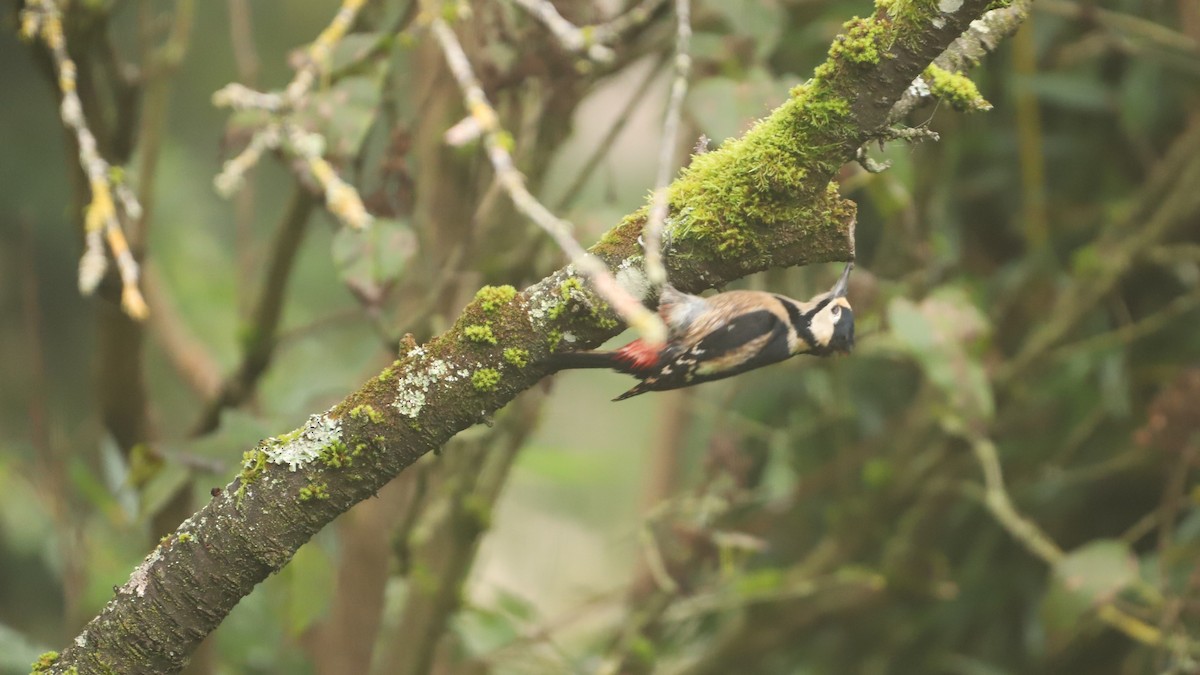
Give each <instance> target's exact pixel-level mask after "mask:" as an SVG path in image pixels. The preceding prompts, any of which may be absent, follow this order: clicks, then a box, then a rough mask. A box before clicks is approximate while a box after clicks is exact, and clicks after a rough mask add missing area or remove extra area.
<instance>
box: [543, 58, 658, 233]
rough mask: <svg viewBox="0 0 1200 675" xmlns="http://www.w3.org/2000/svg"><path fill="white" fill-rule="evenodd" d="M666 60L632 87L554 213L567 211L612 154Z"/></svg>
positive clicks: (555, 206) (558, 202)
mask: <svg viewBox="0 0 1200 675" xmlns="http://www.w3.org/2000/svg"><path fill="white" fill-rule="evenodd" d="M666 60H667V57H666V55H663V56H662V57H661V58H660V59H659V60H657V61H655V62H654V64H653V65H652V66H650V68H649V69H648V70H647V71H646V76H645V77H643V78H642V81H641V82H639V83H638V85H637V87H634V89H633V91H632V92H631V93H630V94H629V98H628V99H627V100H626V101H625V105H623V106H621V111H620V112H618V113H617V116H616V117H615V118H614V119H613V121H612V123H611V124H610V125H609V126H608V129H606V130H605V131H604V134H603V135H602V136H601V137H600V140H599V141H598V142H597V143H596V145H595V147H594V148H593V149H592V152H591V154H590V155H588V158H587V159H586V160H584V162H583V164H582V165H581V166H580V167H579V172H578V173H576V174H575V178H574V179H572V180H571V184H570V186H569V187H567V189H566V190H564V191H563V195H562V197H559V199H558V201H557V202H556V203H555V205H554V210H555V211H565V210H567V208H569V207H570V206H571V205H573V204H574V203H575V200H576V199H578V198H579V195H580V193H581V192H583V186H584V185H586V184H587V181H588V179H589V178H591V177H592V174H593V173H595V171H596V167H597V166H599V165H600V160H602V159H604V158H605V157H607V156H608V154H609V153H610V152H612V150H613V143H614V141H616V139H617V136H619V135H621V132H622V131H624V129H625V127H626V126H627V125H628V124H629V118H630V117H631V116H632V114H633V110H634V108H636V107H637V106H638V105H639V104H641V103H642V101H643V100H645V98H646V93H647V92H649V91H650V86H651V85H653V84H654V80H655V79H657V77H658V70H659V68H661V67H662V65H663V64H664V63H665V62H666Z"/></svg>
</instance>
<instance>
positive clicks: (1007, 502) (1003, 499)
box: [947, 422, 1197, 654]
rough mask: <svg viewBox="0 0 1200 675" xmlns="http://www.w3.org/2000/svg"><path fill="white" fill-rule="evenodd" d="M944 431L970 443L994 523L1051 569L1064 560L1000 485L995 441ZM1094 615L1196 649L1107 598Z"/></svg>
mask: <svg viewBox="0 0 1200 675" xmlns="http://www.w3.org/2000/svg"><path fill="white" fill-rule="evenodd" d="M947 431H949V432H950V433H951V434H952V435H955V436H958V437H960V438H962V439H963V440H965V441H966V442H967V443H968V444H969V445H970V446H971V451H972V452H973V453H974V454H975V459H976V461H977V462H978V463H979V467H980V469H981V470H982V471H983V503H984V505H986V506H987V508H988V510H989V511H990V512H991V513H992V516H993V517H994V518H995V519H996V522H998V523H999V524H1000V525H1001V526H1002V527H1003V528H1004V529H1005V530H1007V531H1008V533H1009V534H1010V535H1011V536H1012V537H1013V538H1014V539H1016V540H1017V543H1019V544H1021V546H1023V547H1024V548H1025V550H1027V551H1029V553H1031V554H1032V555H1033V556H1034V557H1036V558H1038V559H1039V560H1041V561H1042V562H1044V563H1046V564H1047V565H1049V566H1050V567H1051V568H1054V567H1057V566H1058V565H1059V564H1061V563H1062V562H1063V561H1064V560H1065V559H1066V554H1065V553H1064V552H1063V550H1062V549H1061V548H1060V547H1059V546H1058V544H1056V543H1055V542H1054V540H1052V539H1051V538H1050V537H1049V535H1047V534H1046V533H1045V531H1043V530H1042V529H1041V528H1040V527H1039V526H1038V525H1037V523H1035V522H1034V521H1032V520H1030V519H1029V518H1026V517H1025V516H1023V515H1022V514H1021V513H1020V512H1019V511H1017V509H1016V507H1015V506H1013V503H1012V498H1011V497H1010V496H1009V493H1008V490H1007V489H1006V488H1005V487H1004V475H1003V473H1002V471H1001V468H1000V457H999V455H998V454H997V452H996V445H995V443H993V442H992V440H991V439H990V438H987V437H986V436H983V435H981V434H978V433H975V432H972V431H969V430H967V429H965V428H959V427H958V426H957V425H955V424H954V423H953V422H948V423H947ZM1096 616H1097V617H1099V619H1100V620H1101V621H1103V622H1104V623H1106V624H1108V625H1109V626H1110V627H1112V628H1114V629H1116V630H1118V631H1120V632H1121V633H1124V634H1125V635H1126V636H1127V637H1129V638H1131V639H1133V640H1135V641H1137V642H1140V643H1142V644H1144V645H1147V646H1149V647H1164V648H1167V649H1170V650H1171V651H1172V652H1175V653H1178V654H1188V653H1194V652H1195V651H1196V649H1197V648H1196V646H1194V645H1192V644H1191V643H1190V642H1189V641H1188V640H1187V639H1186V638H1184V637H1183V636H1170V635H1166V634H1164V633H1163V632H1162V631H1161V630H1159V629H1158V628H1156V627H1155V626H1153V625H1151V624H1149V623H1146V622H1145V621H1143V620H1141V619H1139V618H1137V617H1136V616H1133V615H1132V614H1129V613H1128V612H1126V611H1124V610H1122V609H1120V608H1119V607H1117V606H1116V604H1114V602H1113V601H1111V600H1109V601H1102V602H1101V603H1100V604H1098V605H1097V607H1096Z"/></svg>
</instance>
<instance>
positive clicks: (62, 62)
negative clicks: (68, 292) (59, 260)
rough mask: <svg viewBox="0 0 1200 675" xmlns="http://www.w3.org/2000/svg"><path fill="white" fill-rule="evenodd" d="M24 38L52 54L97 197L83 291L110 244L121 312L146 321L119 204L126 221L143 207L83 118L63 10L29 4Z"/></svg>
mask: <svg viewBox="0 0 1200 675" xmlns="http://www.w3.org/2000/svg"><path fill="white" fill-rule="evenodd" d="M21 34H22V35H23V36H24V37H25V38H26V39H33V38H34V37H38V38H41V40H42V42H44V43H45V44H46V47H47V48H48V49H49V51H50V56H51V59H52V60H53V62H54V69H55V71H56V73H57V75H58V88H59V91H61V92H62V106H61V107H60V109H59V112H60V114H61V116H62V121H63V124H64V125H65V126H66V127H67V128H68V129H70V130H71V132H72V133H73V134H74V135H75V142H76V144H77V145H78V147H79V163H80V165H81V166H82V167H83V171H84V173H85V174H86V175H87V179H88V187H89V189H90V190H91V193H92V199H91V201H90V202H89V203H88V206H87V210H86V212H85V215H84V251H83V257H81V258H80V260H79V291H80V292H81V293H83V294H84V295H91V294H92V293H93V292H94V291H95V290H96V287H97V286H98V285H99V284H100V280H101V279H102V278H103V277H104V273H105V272H106V271H107V270H108V259H107V257H106V256H105V254H104V243H105V242H107V243H108V248H109V250H110V251H111V252H112V255H113V258H114V259H115V260H116V261H117V271H118V273H119V274H120V276H121V308H122V309H123V310H124V311H125V313H126V314H128V315H129V316H130V317H132V318H134V319H137V320H141V319H144V318H146V316H147V315H148V314H149V313H150V309H149V307H147V306H146V300H145V298H143V297H142V292H141V289H140V288H139V287H138V277H139V274H140V270H139V268H138V264H137V261H136V260H134V258H133V253H132V252H131V251H130V250H129V242H128V241H127V240H126V238H125V232H124V230H123V229H122V228H121V222H120V220H119V215H118V205H119V206H120V211H121V212H123V214H124V216H125V218H126V219H127V220H128V221H130V222H136V221H137V220H138V219H139V218H141V217H142V207H141V205H140V204H139V203H138V200H137V197H136V196H135V195H134V194H133V191H132V190H130V189H129V188H128V187H127V186H124V185H121V184H114V182H113V181H112V180H111V178H110V176H111V173H112V167H111V166H110V165H109V163H108V162H106V161H105V160H104V158H103V157H101V156H100V152H99V151H98V150H97V146H96V137H95V136H94V135H93V134H92V131H91V129H89V128H88V125H87V120H86V119H84V116H83V103H82V102H81V101H80V100H79V95H78V94H77V93H76V73H77V72H78V68H77V67H76V65H75V62H74V61H73V60H72V59H71V57H70V56H69V55H68V54H67V43H66V38H65V37H64V31H63V24H62V14H61V13H60V12H59V9H58V6H57V5H55V4H54V2H53V1H52V0H30V2H29V5H28V7H27V8H26V9H25V10H24V11H23V12H22V14H21Z"/></svg>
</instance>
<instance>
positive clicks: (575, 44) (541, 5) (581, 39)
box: [513, 0, 615, 63]
mask: <svg viewBox="0 0 1200 675" xmlns="http://www.w3.org/2000/svg"><path fill="white" fill-rule="evenodd" d="M513 2H514V3H515V4H517V5H520V6H521V8H522V9H524V10H525V11H527V12H529V13H530V15H532V16H533V17H534V18H535V19H537V20H538V21H541V22H542V25H544V26H545V27H546V28H548V29H549V30H550V32H551V33H553V34H554V37H555V38H556V39H557V40H558V43H559V44H560V45H562V47H563V49H566V50H567V51H569V52H573V53H576V54H586V55H587V57H588V58H589V59H591V60H593V61H596V62H598V63H611V62H612V60H613V57H614V56H615V55H614V54H613V50H612V48H610V47H608V46H607V45H603V44H600V43H599V42H596V39H595V34H594V33H592V32H590V31H588V32H585V31H584V30H582V29H580V28H579V27H578V26H576V25H575V24H573V23H571V22H570V21H567V20H566V19H565V18H563V15H562V14H559V13H558V9H556V8H555V7H554V5H553V4H551V3H550V0H513Z"/></svg>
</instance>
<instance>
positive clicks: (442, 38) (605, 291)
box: [429, 15, 667, 343]
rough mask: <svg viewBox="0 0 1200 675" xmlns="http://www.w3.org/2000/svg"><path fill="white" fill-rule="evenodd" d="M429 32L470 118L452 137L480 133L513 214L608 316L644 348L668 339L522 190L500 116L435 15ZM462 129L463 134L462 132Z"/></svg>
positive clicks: (565, 226)
mask: <svg viewBox="0 0 1200 675" xmlns="http://www.w3.org/2000/svg"><path fill="white" fill-rule="evenodd" d="M429 28H430V30H431V31H432V33H433V35H434V38H435V39H436V40H437V42H438V44H439V46H441V48H442V52H443V53H444V54H445V56H446V63H447V64H448V65H449V66H450V71H451V72H452V73H453V74H454V79H455V80H456V81H457V82H458V85H459V88H460V89H462V92H463V98H464V100H465V103H466V107H467V110H468V111H469V112H470V117H469V120H470V122H469V123H466V122H460V123H459V124H457V125H455V129H452V130H451V131H452V132H455V133H456V134H463V133H468V134H469V133H471V131H472V129H471V127H472V126H473V127H474V132H475V133H482V134H483V138H484V145H485V147H486V148H487V156H488V159H489V160H490V161H491V163H492V167H493V169H494V170H495V172H496V180H497V181H498V182H499V183H500V185H501V187H503V188H504V190H505V192H507V193H508V196H509V198H510V199H511V200H512V202H513V205H514V206H515V207H516V208H517V210H518V211H520V212H521V213H523V214H525V216H527V217H528V218H529V219H530V220H532V221H533V222H534V223H536V224H537V225H538V226H539V227H541V228H542V229H543V230H545V232H546V233H547V234H549V235H550V236H551V238H553V239H554V241H555V243H557V244H558V246H559V247H560V248H561V249H562V250H563V251H564V252H566V254H567V255H568V256H569V257H570V259H571V263H572V264H573V265H574V267H575V269H576V270H577V271H578V272H581V273H583V274H584V275H586V276H587V277H588V278H589V279H590V280H591V282H592V285H593V287H594V288H595V290H596V292H597V293H598V294H599V295H600V297H602V298H604V300H605V301H606V302H608V304H609V305H611V306H612V308H613V311H615V312H616V313H617V314H618V315H619V316H620V317H621V318H622V319H624V320H625V323H626V324H627V325H628V326H629V327H630V328H633V329H634V330H635V331H637V332H638V333H639V334H640V335H641V336H642V338H643V339H644V340H646V341H647V342H651V343H661V342H663V341H664V340H665V339H666V336H667V329H666V326H664V325H663V323H662V320H661V319H659V318H658V315H657V314H655V313H653V312H651V311H650V310H648V309H646V308H645V307H643V306H642V303H641V302H640V301H639V300H638V299H637V298H635V297H633V295H632V294H631V293H629V291H627V290H625V288H623V287H622V286H621V285H620V284H618V283H617V280H616V279H615V278H614V277H613V275H612V274H611V273H610V272H609V271H608V268H607V267H606V266H605V265H604V263H603V262H601V261H600V259H599V258H597V257H595V256H593V255H591V254H590V253H588V252H587V251H585V250H584V248H583V246H581V245H580V244H579V242H577V241H576V240H575V237H574V236H573V234H572V230H573V229H574V226H573V225H571V223H569V222H567V221H565V220H563V219H561V218H559V217H558V216H556V215H554V214H553V213H552V212H551V211H550V209H548V208H546V206H545V205H544V204H542V203H541V202H540V201H538V199H537V197H534V196H533V194H532V193H530V192H529V189H528V188H527V187H525V178H524V177H523V176H522V175H521V172H520V171H518V170H517V168H516V165H515V164H514V162H513V158H512V154H511V153H510V152H509V150H508V145H510V144H511V143H512V137H511V136H510V135H509V134H508V132H506V131H505V130H504V129H503V127H501V126H500V118H499V115H498V114H497V113H496V110H495V108H493V107H492V105H491V103H489V102H488V99H487V95H486V94H485V93H484V91H483V87H482V86H481V85H480V84H479V80H478V79H477V78H476V77H475V73H474V71H473V70H472V69H471V63H470V61H469V60H468V59H467V55H466V52H464V51H463V48H462V45H461V44H460V43H459V41H458V37H457V36H456V35H455V34H454V30H453V29H451V28H450V26H449V24H447V23H446V21H445V20H444V19H442V18H441V17H440V16H437V15H433V16H432V18H431V19H430V21H429ZM463 129H466V131H462V130H463ZM455 130H459V131H455Z"/></svg>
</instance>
